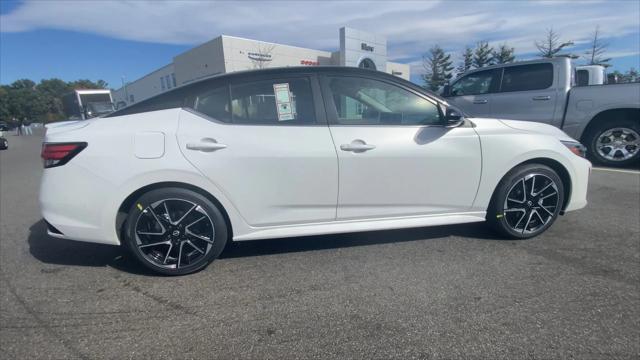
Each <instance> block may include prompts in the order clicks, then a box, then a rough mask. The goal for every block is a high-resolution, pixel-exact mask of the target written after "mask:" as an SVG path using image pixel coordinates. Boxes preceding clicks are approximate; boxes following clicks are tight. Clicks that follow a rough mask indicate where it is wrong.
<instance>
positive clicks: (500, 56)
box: [491, 43, 516, 64]
mask: <svg viewBox="0 0 640 360" xmlns="http://www.w3.org/2000/svg"><path fill="white" fill-rule="evenodd" d="M514 53H515V49H514V48H512V47H508V46H507V44H506V43H505V44H502V45H500V47H499V48H498V50H494V51H493V52H492V55H491V56H492V58H493V63H494V64H506V63H510V62H514V61H515V59H516V56H515V54H514Z"/></svg>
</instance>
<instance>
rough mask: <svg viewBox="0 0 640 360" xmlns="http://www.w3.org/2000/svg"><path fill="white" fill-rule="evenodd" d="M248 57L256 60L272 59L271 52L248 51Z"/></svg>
mask: <svg viewBox="0 0 640 360" xmlns="http://www.w3.org/2000/svg"><path fill="white" fill-rule="evenodd" d="M247 57H248V58H249V59H251V60H255V61H271V60H273V59H271V54H260V53H255V52H250V53H247Z"/></svg>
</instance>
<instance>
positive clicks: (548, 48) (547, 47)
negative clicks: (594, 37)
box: [534, 28, 573, 58]
mask: <svg viewBox="0 0 640 360" xmlns="http://www.w3.org/2000/svg"><path fill="white" fill-rule="evenodd" d="M534 44H535V45H536V48H538V53H539V55H540V56H541V57H544V58H553V57H557V56H560V54H559V53H560V51H562V49H564V48H566V47H568V46H573V41H566V42H561V41H560V35H559V34H558V33H556V32H555V31H553V28H550V29H548V30H547V35H546V37H545V38H544V40H541V41H536V42H535V43H534Z"/></svg>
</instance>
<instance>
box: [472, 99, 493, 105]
mask: <svg viewBox="0 0 640 360" xmlns="http://www.w3.org/2000/svg"><path fill="white" fill-rule="evenodd" d="M488 102H489V100H487V99H478V100H473V103H474V104H486V103H488Z"/></svg>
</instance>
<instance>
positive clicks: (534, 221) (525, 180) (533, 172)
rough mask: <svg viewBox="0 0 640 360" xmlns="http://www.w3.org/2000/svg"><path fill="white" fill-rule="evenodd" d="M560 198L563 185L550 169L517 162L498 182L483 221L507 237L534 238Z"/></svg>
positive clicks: (550, 218)
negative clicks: (485, 220) (485, 218)
mask: <svg viewBox="0 0 640 360" xmlns="http://www.w3.org/2000/svg"><path fill="white" fill-rule="evenodd" d="M563 199H564V186H563V183H562V180H561V179H560V177H559V176H558V174H557V173H556V172H555V171H554V170H553V169H551V168H550V167H548V166H545V165H541V164H525V165H521V166H518V167H516V168H515V169H513V170H511V171H510V172H509V173H508V174H507V175H506V176H505V177H504V178H503V179H502V181H500V184H498V187H497V188H496V191H495V193H494V195H493V198H492V199H491V204H490V206H489V209H488V211H487V221H488V222H489V223H490V224H491V225H492V226H493V227H494V228H495V229H496V230H497V231H498V232H499V233H500V234H502V235H503V236H506V237H508V238H514V239H526V238H530V237H534V236H536V235H539V234H541V233H542V232H544V231H545V230H547V229H548V228H549V227H550V226H551V224H553V222H554V221H555V220H556V218H557V217H558V215H559V214H560V210H561V209H562V205H563Z"/></svg>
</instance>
